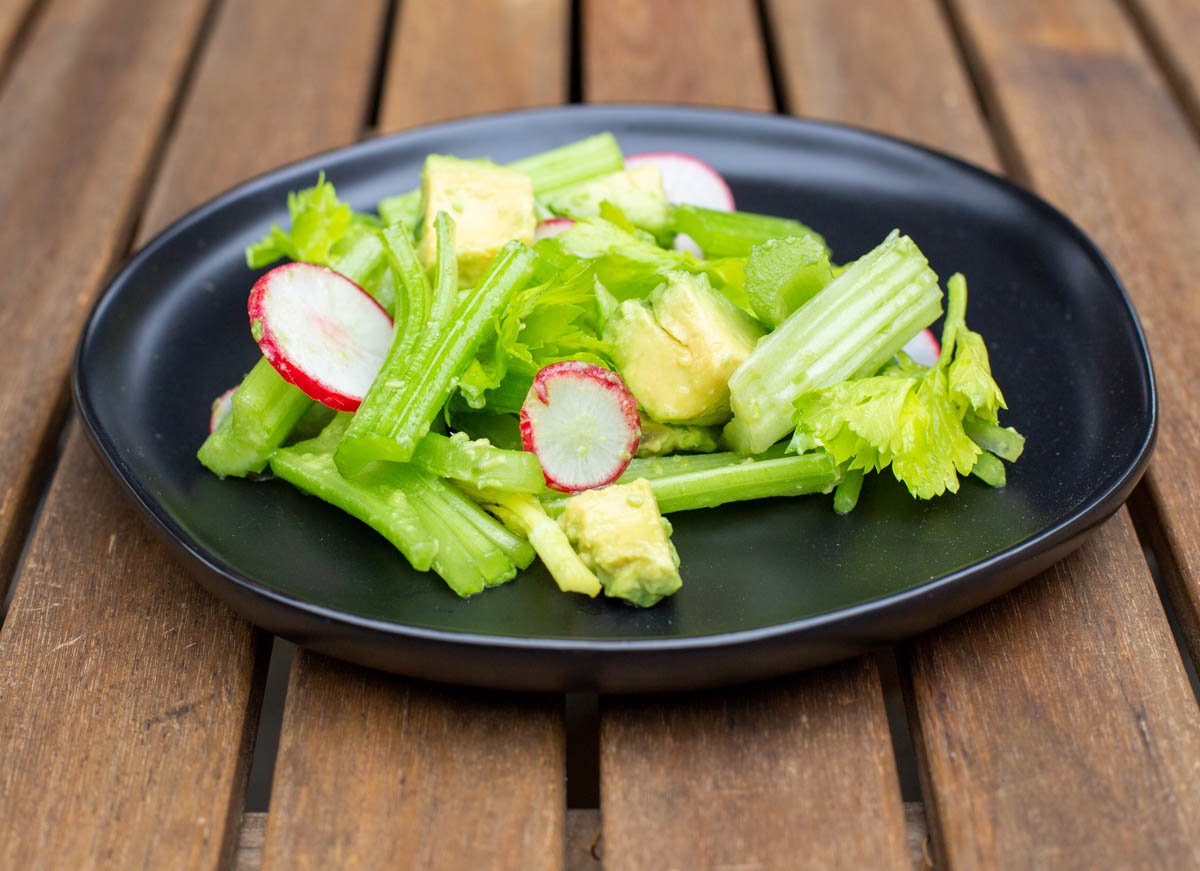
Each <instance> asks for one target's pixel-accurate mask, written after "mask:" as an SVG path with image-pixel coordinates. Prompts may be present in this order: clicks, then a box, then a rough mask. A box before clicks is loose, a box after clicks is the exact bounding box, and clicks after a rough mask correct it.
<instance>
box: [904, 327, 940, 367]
mask: <svg viewBox="0 0 1200 871" xmlns="http://www.w3.org/2000/svg"><path fill="white" fill-rule="evenodd" d="M904 353H905V354H908V356H910V357H912V359H913V362H914V363H920V364H921V365H922V366H932V365H933V364H934V363H936V362H937V361H938V357H940V356H942V344H941V342H939V341H938V339H937V336H935V335H934V334H933V331H932V330H921V332H919V333H917V334H916V335H915V336H913V337H912V338H911V339H909V340H908V341H907V342H906V343H905V344H904Z"/></svg>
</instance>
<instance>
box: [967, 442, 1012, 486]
mask: <svg viewBox="0 0 1200 871" xmlns="http://www.w3.org/2000/svg"><path fill="white" fill-rule="evenodd" d="M971 474H972V475H974V476H975V477H976V478H978V479H979V480H981V481H983V483H985V484H987V485H988V486H989V487H1003V486H1004V485H1005V484H1006V483H1008V474H1007V473H1006V472H1005V470H1004V463H1002V462H1000V458H999V457H997V456H996V455H995V454H993V453H991V452H989V451H984V452H983V453H981V454H980V455H979V456H978V457H976V458H975V465H974V466H972V467H971Z"/></svg>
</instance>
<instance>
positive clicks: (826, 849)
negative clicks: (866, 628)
mask: <svg viewBox="0 0 1200 871" xmlns="http://www.w3.org/2000/svg"><path fill="white" fill-rule="evenodd" d="M602 705H603V709H602V715H601V732H600V741H601V745H600V746H601V752H600V801H601V813H602V816H603V822H604V862H605V865H606V867H609V868H795V869H800V868H833V867H837V868H907V867H909V864H908V863H909V859H908V847H907V844H906V839H905V820H904V811H903V807H902V805H901V803H900V795H899V790H898V787H897V782H896V769H895V760H894V759H893V757H892V750H891V738H890V736H889V734H888V726H887V714H886V712H885V711H884V707H883V698H882V696H881V694H880V692H879V674H878V672H877V671H876V668H875V664H874V662H873V660H871V659H869V658H865V657H864V658H860V659H858V660H852V661H850V662H848V663H842V664H840V665H836V666H831V667H829V668H826V669H821V670H818V671H813V672H809V673H807V674H805V675H802V676H800V677H798V678H792V679H788V680H783V681H774V682H771V683H768V684H763V685H755V686H751V687H747V688H739V689H730V690H719V691H714V692H708V693H701V694H689V695H684V696H678V697H672V698H671V699H670V700H669V701H667V702H664V701H662V700H658V699H653V698H623V699H613V700H605V701H604V702H602Z"/></svg>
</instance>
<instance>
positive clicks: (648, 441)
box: [637, 414, 721, 457]
mask: <svg viewBox="0 0 1200 871" xmlns="http://www.w3.org/2000/svg"><path fill="white" fill-rule="evenodd" d="M641 417H642V438H641V440H640V441H639V442H638V449H637V455H638V456H639V457H662V456H666V455H667V454H676V453H681V452H682V453H691V454H711V453H712V452H713V451H715V450H716V449H717V446H718V444H719V443H720V440H721V428H720V427H716V426H693V425H691V424H680V423H659V422H658V421H657V420H651V419H650V418H648V417H646V415H644V414H643V415H642V416H641Z"/></svg>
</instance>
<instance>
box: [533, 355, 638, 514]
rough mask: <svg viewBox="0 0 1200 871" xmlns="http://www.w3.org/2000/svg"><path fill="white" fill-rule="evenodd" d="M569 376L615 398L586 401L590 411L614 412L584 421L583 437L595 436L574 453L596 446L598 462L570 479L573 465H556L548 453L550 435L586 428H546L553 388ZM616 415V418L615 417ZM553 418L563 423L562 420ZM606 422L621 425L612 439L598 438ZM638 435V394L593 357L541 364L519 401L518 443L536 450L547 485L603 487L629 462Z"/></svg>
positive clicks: (574, 488) (610, 425) (550, 421)
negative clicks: (588, 472) (560, 430)
mask: <svg viewBox="0 0 1200 871" xmlns="http://www.w3.org/2000/svg"><path fill="white" fill-rule="evenodd" d="M571 381H574V382H576V386H577V387H582V386H584V385H585V384H586V385H587V386H588V387H589V388H590V389H592V390H597V391H602V392H603V394H604V395H606V396H607V398H609V399H611V400H613V404H612V405H609V406H608V407H604V403H603V401H601V402H594V401H589V403H588V411H589V412H593V413H594V414H595V415H597V416H600V415H605V416H608V415H612V416H613V417H609V419H608V420H607V421H601V420H597V419H594V418H593V419H589V420H587V421H585V424H587V425H588V433H587V435H585V436H584V437H585V438H587V437H589V436H590V437H593V440H592V441H591V442H590V443H580V445H579V449H578V456H580V457H582V456H584V455H585V454H586V453H588V451H589V450H591V451H595V453H594V454H593V455H592V459H593V460H594V461H595V462H596V464H597V466H598V468H597V469H596V470H595V474H594V475H589V476H587V477H586V478H574V479H571V473H572V471H573V470H568V469H566V468H565V464H563V465H561V466H559V468H555V466H556V464H557V458H556V457H554V456H553V455H552V453H553V452H552V450H551V448H552V447H553V445H552V443H551V441H552V440H553V439H554V438H555V437H556V436H561V437H564V438H572V437H578V436H580V435H584V434H583V433H581V432H579V431H576V432H573V433H567V434H562V433H553V432H549V431H548V430H550V429H552V428H553V427H554V424H555V423H556V422H555V421H554V420H553V414H554V412H553V409H554V405H553V397H552V396H551V393H552V391H553V390H554V387H555V385H559V386H562V385H565V384H566V383H567V382H571ZM559 397H560V400H559V405H560V406H561V405H562V402H563V396H562V394H561V393H559ZM593 399H603V396H601V395H600V394H596V395H595V396H594V397H593ZM547 414H549V415H550V418H547V417H546V415H547ZM615 418H619V420H618V419H615ZM557 423H559V424H561V421H558V422H557ZM605 423H606V424H607V426H608V428H610V429H617V428H619V429H620V433H619V435H618V439H617V440H615V443H611V442H610V443H608V444H606V443H604V441H603V440H602V430H603V429H604V426H603V424H605ZM539 430H540V431H541V439H542V440H541V441H539ZM641 437H642V425H641V419H640V418H639V417H638V411H637V400H635V399H634V398H633V394H631V393H630V392H629V388H628V387H626V386H625V382H624V380H622V378H621V376H620V375H618V374H617V373H616V372H612V371H610V370H608V369H605V368H603V367H602V366H597V365H595V364H594V363H583V362H580V361H578V360H566V361H563V362H561V363H551V364H550V365H549V366H544V367H542V368H541V369H540V370H539V371H538V373H537V375H536V376H535V377H534V379H533V385H532V386H531V387H530V388H529V394H528V395H527V396H526V397H525V402H524V404H523V405H522V406H521V444H522V445H523V446H524V448H525V450H527V451H530V452H531V453H533V454H535V455H536V456H537V458H538V460H539V461H540V462H541V464H542V474H543V475H544V476H545V479H546V484H547V486H549V487H550V488H552V489H554V490H558V491H560V492H563V493H579V492H582V491H584V490H591V489H594V488H596V487H603V486H605V485H607V484H611V483H612V482H613V481H615V480H617V478H619V477H621V473H622V472H624V471H625V468H626V467H627V466H628V465H629V461H630V460H631V459H633V456H634V454H636V453H637V447H638V442H639V441H640V440H641ZM548 440H551V441H548ZM567 447H568V451H569V450H571V448H572V446H571V445H568V446H567ZM601 452H607V453H601Z"/></svg>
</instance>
